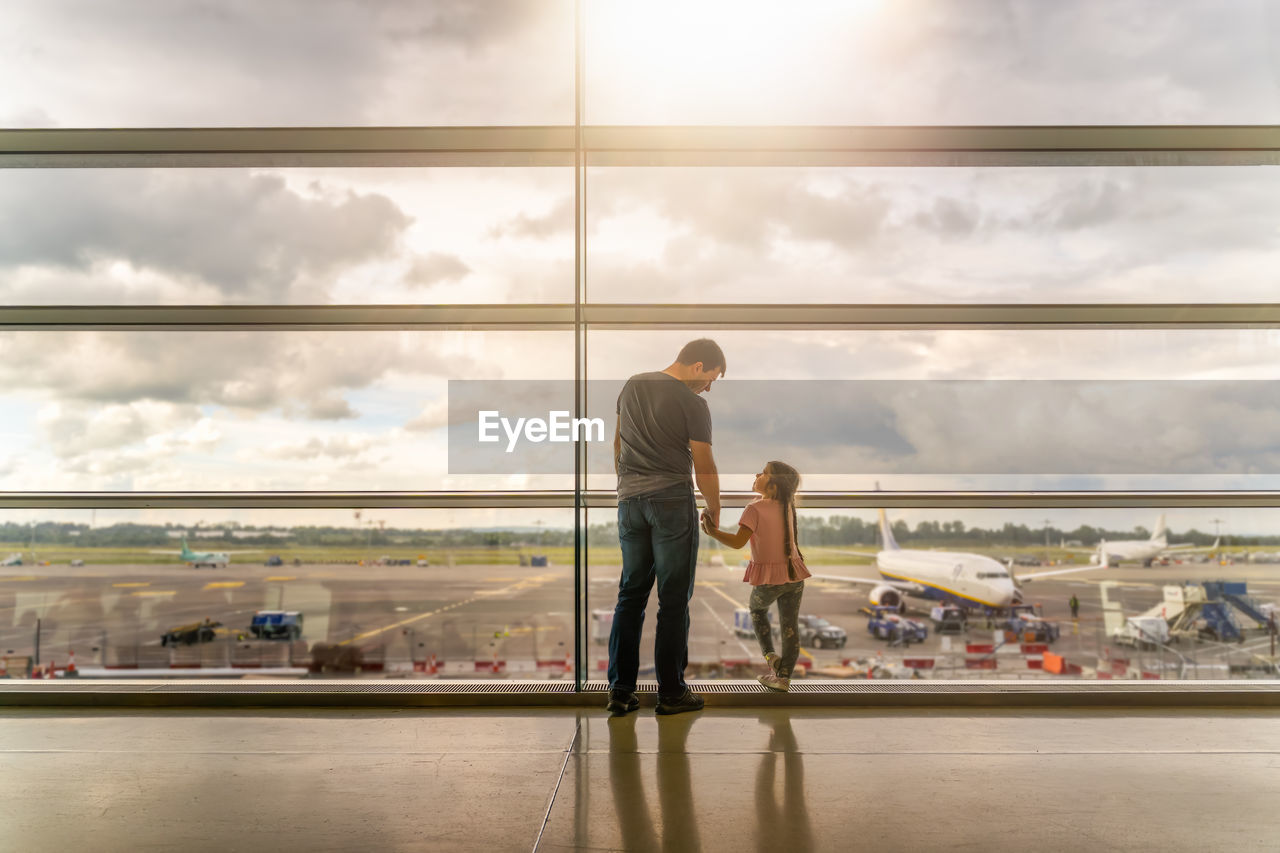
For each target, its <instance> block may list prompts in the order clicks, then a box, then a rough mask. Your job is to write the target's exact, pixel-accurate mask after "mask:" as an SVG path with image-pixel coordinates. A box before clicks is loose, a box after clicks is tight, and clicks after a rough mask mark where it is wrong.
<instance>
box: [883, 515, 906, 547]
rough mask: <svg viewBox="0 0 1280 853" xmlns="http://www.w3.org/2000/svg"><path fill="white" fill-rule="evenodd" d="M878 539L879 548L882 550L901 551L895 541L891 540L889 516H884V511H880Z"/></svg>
mask: <svg viewBox="0 0 1280 853" xmlns="http://www.w3.org/2000/svg"><path fill="white" fill-rule="evenodd" d="M880 539H881V542H880V547H881V548H883V549H884V550H886V551H898V550H901V549H900V548H899V547H898V543H897V541H896V540H895V539H894V538H893V528H891V527H890V526H889V516H887V515H885V513H884V510H880Z"/></svg>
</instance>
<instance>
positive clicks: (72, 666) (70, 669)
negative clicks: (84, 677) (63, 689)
mask: <svg viewBox="0 0 1280 853" xmlns="http://www.w3.org/2000/svg"><path fill="white" fill-rule="evenodd" d="M79 674H80V670H78V669H76V650H75V649H69V650H68V652H67V668H66V669H65V670H63V672H62V677H63V678H75V677H76V676H77V675H79Z"/></svg>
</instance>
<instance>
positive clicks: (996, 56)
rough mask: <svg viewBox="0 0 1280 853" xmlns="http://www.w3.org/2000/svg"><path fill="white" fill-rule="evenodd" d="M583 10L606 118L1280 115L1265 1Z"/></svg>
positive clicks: (1041, 120)
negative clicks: (1227, 8)
mask: <svg viewBox="0 0 1280 853" xmlns="http://www.w3.org/2000/svg"><path fill="white" fill-rule="evenodd" d="M585 9H586V12H587V30H586V38H587V61H586V75H587V77H586V79H587V86H588V88H587V109H588V120H589V122H590V123H591V124H605V125H608V124H693V125H698V124H702V125H706V124H748V125H764V124H801V125H804V124H813V125H839V124H868V125H899V124H901V125H911V124H920V125H984V124H993V125H1088V124H1274V123H1275V122H1277V121H1278V120H1280V88H1278V87H1280V81H1277V79H1276V76H1275V73H1274V68H1273V65H1272V54H1273V50H1274V45H1275V43H1276V40H1277V37H1280V32H1278V30H1277V28H1278V27H1280V20H1278V19H1277V18H1276V16H1275V14H1274V12H1273V10H1272V7H1271V5H1270V4H1269V3H1267V2H1266V0H1249V2H1242V3H1237V4H1233V5H1232V7H1231V14H1229V15H1224V14H1223V13H1222V6H1221V4H1219V3H1215V2H1213V0H1178V2H1172V3H1171V2H1167V0H1164V2H1161V0H1142V2H1128V3H1111V2H1107V0H1084V2H1073V3H1041V2H1038V0H1014V2H1009V0H974V2H966V3H962V4H956V3H951V2H946V0H915V2H887V0H856V1H855V2H851V1H850V0H838V2H819V3H805V4H802V5H799V6H796V5H786V4H780V3H774V2H767V0H759V1H758V2H741V0H734V2H706V3H697V4H689V3H681V2H676V0H665V2H651V3H644V4H636V3H628V2H625V0H602V2H593V3H588V4H586V5H585ZM1226 45H1230V47H1229V48H1226V47H1224V46H1226Z"/></svg>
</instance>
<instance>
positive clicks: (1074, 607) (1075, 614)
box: [1067, 593, 1080, 619]
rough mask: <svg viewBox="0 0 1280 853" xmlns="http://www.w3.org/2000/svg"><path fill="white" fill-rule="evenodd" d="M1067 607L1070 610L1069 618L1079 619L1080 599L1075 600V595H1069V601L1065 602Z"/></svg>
mask: <svg viewBox="0 0 1280 853" xmlns="http://www.w3.org/2000/svg"><path fill="white" fill-rule="evenodd" d="M1067 606H1068V607H1070V608H1071V618H1072V619H1078V618H1079V617H1080V599H1078V598H1076V596H1075V593H1072V594H1071V600H1070V601H1068V602H1067Z"/></svg>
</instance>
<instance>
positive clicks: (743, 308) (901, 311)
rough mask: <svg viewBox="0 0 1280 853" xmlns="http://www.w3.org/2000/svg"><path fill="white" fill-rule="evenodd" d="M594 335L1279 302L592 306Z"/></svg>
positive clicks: (1170, 324) (1232, 314) (987, 323)
mask: <svg viewBox="0 0 1280 853" xmlns="http://www.w3.org/2000/svg"><path fill="white" fill-rule="evenodd" d="M585 310H586V318H587V323H588V324H590V325H591V327H592V328H594V329H635V328H655V329H656V328H690V329H767V330H772V329H1078V328H1106V329H1145V328H1181V329H1215V328H1272V327H1275V326H1280V303H1257V304H1254V303H1229V304H1216V305H1215V304H1143V303H1139V304H1135V303H1123V304H1114V305H1109V304H1081V305H1076V304H1043V305H1007V304H989V305H949V304H932V305H876V304H863V305H857V304H780V305H777V304H773V305H771V304H754V305H750V304H749V305H741V304H719V305H716V304H709V305H708V304H689V305H637V304H613V305H610V304H593V305H588V306H587V307H586V309H585Z"/></svg>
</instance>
